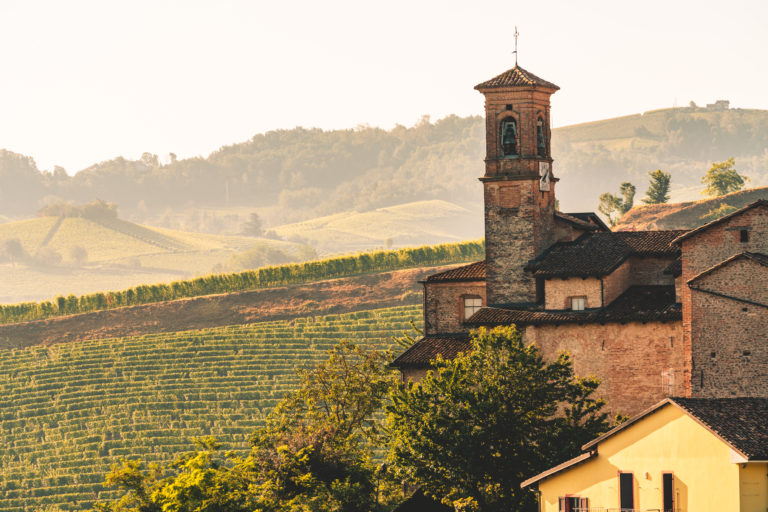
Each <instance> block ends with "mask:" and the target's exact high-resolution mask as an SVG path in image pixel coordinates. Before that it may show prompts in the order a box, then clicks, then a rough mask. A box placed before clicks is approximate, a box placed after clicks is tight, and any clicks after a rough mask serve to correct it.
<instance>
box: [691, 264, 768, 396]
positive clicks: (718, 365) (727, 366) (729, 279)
mask: <svg viewBox="0 0 768 512" xmlns="http://www.w3.org/2000/svg"><path fill="white" fill-rule="evenodd" d="M691 288H692V289H691V290H690V298H691V315H692V319H691V320H692V322H691V324H692V327H691V336H692V339H693V344H692V356H693V362H692V363H693V364H692V370H693V371H692V382H691V384H692V394H693V395H694V396H704V397H728V396H765V395H766V390H768V345H766V340H767V339H768V338H767V337H768V268H766V267H764V266H762V265H760V264H758V263H756V262H754V261H752V260H749V259H746V258H740V259H736V260H733V261H731V262H729V263H728V264H726V265H724V266H723V267H720V268H718V269H716V270H715V271H713V272H712V273H711V274H707V275H705V276H702V277H701V278H699V279H697V280H695V281H694V282H693V283H691ZM739 299H741V300H739ZM747 301H749V302H747ZM750 302H752V303H750ZM753 303H757V304H753ZM758 304H762V306H761V305H758Z"/></svg>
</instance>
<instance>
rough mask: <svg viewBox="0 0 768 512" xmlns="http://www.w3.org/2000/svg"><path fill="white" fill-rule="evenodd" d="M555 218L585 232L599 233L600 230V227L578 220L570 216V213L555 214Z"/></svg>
mask: <svg viewBox="0 0 768 512" xmlns="http://www.w3.org/2000/svg"><path fill="white" fill-rule="evenodd" d="M555 218H556V219H560V220H563V221H565V222H567V223H569V224H571V225H573V226H576V227H577V228H579V229H583V230H585V231H601V230H602V229H601V226H598V225H597V224H593V223H591V222H589V221H588V220H584V219H580V218H578V217H576V216H574V215H571V214H570V213H563V212H555Z"/></svg>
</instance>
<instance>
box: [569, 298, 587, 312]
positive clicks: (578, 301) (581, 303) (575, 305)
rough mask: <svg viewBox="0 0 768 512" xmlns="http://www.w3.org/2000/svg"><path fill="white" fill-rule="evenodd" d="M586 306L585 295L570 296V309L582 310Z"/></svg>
mask: <svg viewBox="0 0 768 512" xmlns="http://www.w3.org/2000/svg"><path fill="white" fill-rule="evenodd" d="M586 307H587V298H586V297H571V309H572V310H573V311H584V308H586Z"/></svg>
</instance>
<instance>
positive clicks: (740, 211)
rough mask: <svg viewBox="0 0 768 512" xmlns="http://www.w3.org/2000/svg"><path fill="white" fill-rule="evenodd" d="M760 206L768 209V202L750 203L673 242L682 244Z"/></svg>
mask: <svg viewBox="0 0 768 512" xmlns="http://www.w3.org/2000/svg"><path fill="white" fill-rule="evenodd" d="M758 206H760V207H763V208H767V207H768V200H766V199H758V200H757V201H755V202H754V203H750V204H748V205H747V206H745V207H744V208H740V209H738V210H736V211H735V212H733V213H729V214H728V215H723V216H722V217H720V218H719V219H715V220H713V221H712V222H708V223H706V224H704V225H703V226H699V227H698V228H696V229H692V230H690V231H686V232H684V233H683V234H682V235H680V236H679V237H677V238H676V239H674V240H673V241H672V243H675V244H679V243H680V242H682V241H683V240H685V239H686V238H690V237H692V236H694V235H697V234H699V233H701V232H702V231H706V230H708V229H709V228H711V227H712V226H716V225H718V224H720V223H722V222H725V221H726V220H728V219H730V218H732V217H736V216H737V215H741V214H742V213H744V212H746V211H747V210H751V209H752V208H756V207H758Z"/></svg>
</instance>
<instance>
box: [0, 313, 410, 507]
mask: <svg viewBox="0 0 768 512" xmlns="http://www.w3.org/2000/svg"><path fill="white" fill-rule="evenodd" d="M420 319H421V307H420V306H404V307H398V308H389V309H380V310H373V311H366V312H358V313H350V314H344V315H331V316H326V317H318V318H315V319H312V318H306V319H296V320H293V321H290V322H288V321H283V322H268V323H258V324H251V325H243V326H232V327H223V328H216V329H205V330H199V331H186V332H178V333H171V334H156V335H148V336H141V337H132V338H122V339H113V340H102V341H85V342H79V343H68V344H61V345H55V346H50V347H35V348H31V349H25V350H13V351H0V393H2V395H3V398H4V403H3V408H2V410H1V411H0V433H1V434H2V438H3V443H0V511H5V510H8V511H11V510H13V511H19V510H34V509H35V508H36V507H38V506H42V505H46V504H57V505H59V506H61V507H62V508H63V509H65V510H81V509H83V508H84V507H86V506H87V505H88V504H90V503H91V502H92V501H93V500H94V499H97V498H99V497H105V496H109V495H110V493H109V492H108V491H105V490H104V488H103V487H102V486H101V482H102V481H103V478H104V475H105V473H106V472H107V471H108V469H109V467H110V465H111V464H113V463H115V462H117V460H118V459H119V458H120V457H123V456H124V457H141V458H143V459H145V460H150V461H168V460H170V459H171V458H172V457H173V454H175V453H178V452H180V451H186V450H188V449H189V448H190V443H189V439H190V438H191V437H195V436H201V435H214V436H215V437H217V438H218V439H219V440H220V441H221V442H222V443H223V444H224V446H225V447H226V448H232V449H241V450H242V449H245V448H246V446H247V438H248V435H249V434H250V433H251V432H252V431H253V430H254V429H255V428H256V427H258V426H259V425H260V423H261V421H262V419H263V418H264V416H265V415H266V414H267V413H268V412H269V410H270V408H271V407H272V406H274V404H275V403H276V402H277V400H279V399H280V397H281V396H283V394H284V393H285V392H286V391H288V390H290V389H291V387H292V386H293V385H294V384H295V383H296V374H295V368H296V367H300V366H304V365H307V364H311V363H315V362H319V361H320V360H322V359H323V358H324V357H325V354H326V350H327V349H328V348H330V347H331V346H332V345H333V344H335V343H337V342H338V341H339V340H341V339H353V340H358V341H359V342H360V343H363V344H364V345H365V346H367V347H370V348H373V347H375V348H393V347H394V343H393V341H392V340H391V336H393V335H399V334H401V333H402V331H404V330H410V326H409V324H408V321H409V320H415V321H417V322H420Z"/></svg>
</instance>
